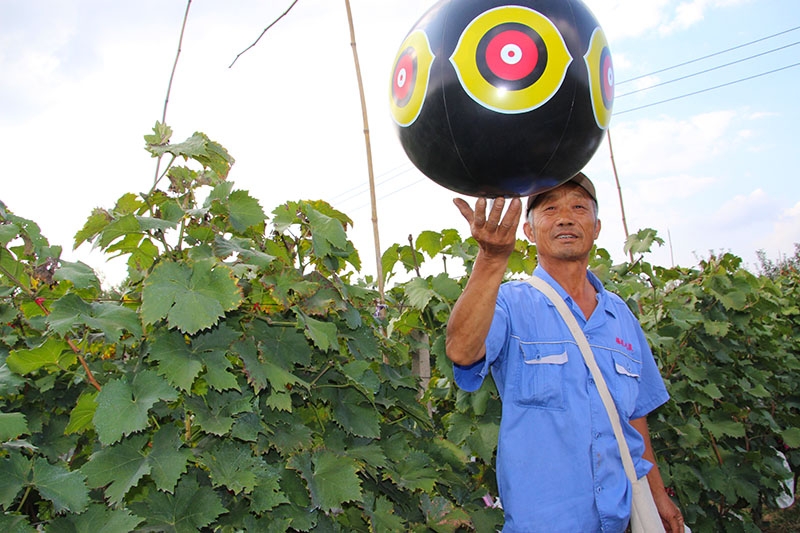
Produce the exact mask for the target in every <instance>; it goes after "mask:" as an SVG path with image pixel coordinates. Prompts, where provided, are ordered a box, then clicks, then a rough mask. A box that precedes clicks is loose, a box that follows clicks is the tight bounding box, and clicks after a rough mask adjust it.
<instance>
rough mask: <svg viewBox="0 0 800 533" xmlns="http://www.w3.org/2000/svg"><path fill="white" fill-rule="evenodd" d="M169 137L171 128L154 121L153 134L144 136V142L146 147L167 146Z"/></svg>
mask: <svg viewBox="0 0 800 533" xmlns="http://www.w3.org/2000/svg"><path fill="white" fill-rule="evenodd" d="M170 137H172V128H170V127H169V126H167V125H166V124H164V123H162V122H159V121H156V124H155V126H153V133H152V134H148V135H145V136H144V142H146V143H147V144H148V146H150V145H156V146H158V145H162V144H167V143H168V142H169V139H170Z"/></svg>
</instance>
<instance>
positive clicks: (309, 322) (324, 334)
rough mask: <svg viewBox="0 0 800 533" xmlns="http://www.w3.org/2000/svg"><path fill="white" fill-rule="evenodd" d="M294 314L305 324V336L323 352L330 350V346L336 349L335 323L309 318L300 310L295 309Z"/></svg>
mask: <svg viewBox="0 0 800 533" xmlns="http://www.w3.org/2000/svg"><path fill="white" fill-rule="evenodd" d="M296 314H297V316H298V318H299V319H300V320H301V321H302V323H303V325H304V326H305V334H306V337H308V339H309V340H310V341H311V342H313V343H314V345H315V346H316V347H317V348H319V349H320V350H322V351H323V352H327V351H330V349H331V348H333V349H335V350H336V351H338V349H339V339H338V333H339V329H338V328H337V327H336V324H334V323H332V322H322V321H321V320H317V319H315V318H311V317H310V316H307V315H305V314H304V313H302V312H301V311H297V312H296Z"/></svg>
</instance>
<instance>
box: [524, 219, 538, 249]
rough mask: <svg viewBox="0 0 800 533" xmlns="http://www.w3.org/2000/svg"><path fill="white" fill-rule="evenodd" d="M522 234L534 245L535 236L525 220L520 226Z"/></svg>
mask: <svg viewBox="0 0 800 533" xmlns="http://www.w3.org/2000/svg"><path fill="white" fill-rule="evenodd" d="M522 232H523V233H524V234H525V236H526V237H527V238H528V240H529V241H531V242H532V243H533V244H536V237H535V234H534V233H533V227H531V224H530V222H528V221H527V220H526V221H525V223H524V224H523V225H522Z"/></svg>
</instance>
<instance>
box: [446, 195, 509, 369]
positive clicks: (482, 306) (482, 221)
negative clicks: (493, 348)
mask: <svg viewBox="0 0 800 533" xmlns="http://www.w3.org/2000/svg"><path fill="white" fill-rule="evenodd" d="M504 203H505V202H504V200H503V198H497V199H496V200H495V201H494V204H493V205H492V207H491V210H490V211H489V215H488V217H487V216H486V199H485V198H479V199H478V201H477V202H476V203H475V211H473V210H472V209H471V208H470V207H469V204H467V202H465V201H464V200H461V199H456V200H455V204H456V206H457V207H458V209H459V211H461V214H462V215H463V216H464V218H465V219H466V220H467V222H469V225H470V231H471V233H472V236H473V238H475V240H476V241H478V245H479V247H480V249H479V251H478V256H477V257H476V258H475V264H474V266H473V268H472V274H470V277H469V280H468V281H467V286H466V287H465V288H464V292H463V293H461V296H460V297H459V298H458V300H457V301H456V304H455V305H454V306H453V311H452V312H451V313H450V318H449V320H448V322H447V341H446V352H447V357H449V358H450V360H451V361H453V362H454V363H456V364H458V365H464V366H466V365H470V364H472V363H475V362H477V361H479V360H480V359H481V358H483V356H484V355H485V351H486V348H485V342H486V336H487V335H488V334H489V327H490V326H491V324H492V317H493V316H494V306H495V303H496V302H497V293H498V291H499V290H500V283H501V282H502V281H503V276H504V274H505V271H506V268H507V266H508V258H509V257H510V256H511V252H513V251H514V245H515V244H516V240H517V227H518V226H519V219H520V214H521V213H522V202H521V201H520V199H519V198H514V199H512V200H511V204H510V205H509V208H508V210H507V211H506V214H505V215H504V216H502V220H501V215H502V213H503V205H504Z"/></svg>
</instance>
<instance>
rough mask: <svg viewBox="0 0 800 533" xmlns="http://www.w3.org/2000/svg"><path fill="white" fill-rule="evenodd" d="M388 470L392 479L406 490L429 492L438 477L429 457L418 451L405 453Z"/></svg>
mask: <svg viewBox="0 0 800 533" xmlns="http://www.w3.org/2000/svg"><path fill="white" fill-rule="evenodd" d="M392 470H393V471H392ZM390 471H392V473H391V474H390V476H391V478H392V480H394V482H395V483H397V484H398V485H399V486H401V487H403V488H406V489H408V490H422V491H425V492H431V491H433V487H434V485H435V484H436V483H437V482H438V481H439V478H440V474H439V472H437V471H436V468H434V467H433V466H432V462H431V458H430V457H429V456H428V455H427V454H425V453H422V452H419V451H414V452H411V453H409V454H407V455H406V457H405V458H404V459H403V460H402V461H399V462H397V463H395V464H394V468H393V469H390Z"/></svg>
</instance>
